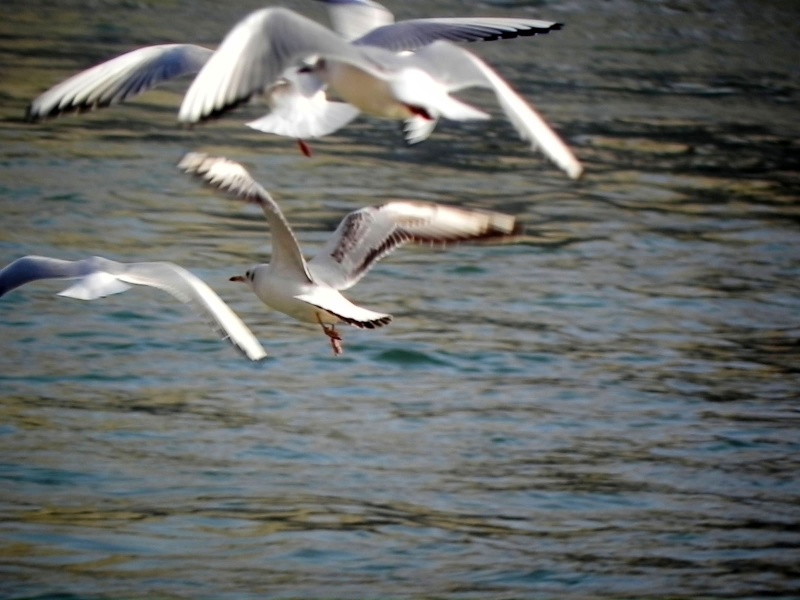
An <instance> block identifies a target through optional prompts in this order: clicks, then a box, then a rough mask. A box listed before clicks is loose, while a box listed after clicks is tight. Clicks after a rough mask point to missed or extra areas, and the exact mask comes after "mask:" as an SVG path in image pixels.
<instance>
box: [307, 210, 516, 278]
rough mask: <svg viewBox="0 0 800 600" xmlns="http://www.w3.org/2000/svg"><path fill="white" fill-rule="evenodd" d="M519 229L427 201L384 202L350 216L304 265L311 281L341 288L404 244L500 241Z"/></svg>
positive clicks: (507, 221) (498, 218)
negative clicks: (306, 265) (307, 269)
mask: <svg viewBox="0 0 800 600" xmlns="http://www.w3.org/2000/svg"><path fill="white" fill-rule="evenodd" d="M520 231H521V228H520V227H519V226H518V224H517V223H516V219H515V218H514V217H512V216H510V215H505V214H502V213H496V212H488V211H479V210H468V209H463V208H456V207H452V206H444V205H441V204H434V203H430V202H412V201H394V202H388V203H386V204H384V205H382V206H377V207H375V206H371V207H367V208H362V209H360V210H356V211H354V212H351V213H350V214H348V215H347V216H346V217H345V218H344V219H343V220H342V222H341V223H340V224H339V226H338V227H337V229H336V231H334V233H333V235H332V236H331V238H330V239H329V240H328V242H327V243H326V244H325V246H323V248H322V249H321V250H320V252H319V254H318V255H317V256H315V257H314V258H313V259H312V260H311V261H309V263H308V267H309V270H310V271H311V274H312V276H313V277H314V280H315V281H317V282H320V283H324V284H327V285H329V286H330V287H332V288H335V289H339V290H345V289H347V288H350V287H352V286H353V285H355V284H356V283H357V282H358V281H359V280H360V279H361V278H362V277H363V276H364V275H365V274H366V273H367V271H369V269H370V268H371V267H372V265H374V264H375V262H376V261H378V260H379V259H381V258H382V257H384V256H386V255H387V254H389V253H390V252H392V251H393V250H395V249H396V248H399V247H400V246H402V245H403V244H406V243H415V244H427V245H430V246H446V245H449V244H456V243H461V242H486V241H498V240H503V239H506V240H507V239H508V238H510V237H512V236H515V235H518V234H519V233H520Z"/></svg>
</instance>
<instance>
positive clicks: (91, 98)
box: [27, 44, 213, 121]
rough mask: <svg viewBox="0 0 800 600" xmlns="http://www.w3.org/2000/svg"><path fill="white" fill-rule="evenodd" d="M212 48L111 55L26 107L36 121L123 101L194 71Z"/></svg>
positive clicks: (159, 48)
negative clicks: (111, 56)
mask: <svg viewBox="0 0 800 600" xmlns="http://www.w3.org/2000/svg"><path fill="white" fill-rule="evenodd" d="M212 54H213V50H210V49H208V48H203V47H202V46H195V45H193V44H165V45H160V46H147V47H145V48H139V49H138V50H133V51H132V52H128V53H127V54H123V55H122V56H118V57H116V58H112V59H111V60H109V61H106V62H104V63H101V64H99V65H96V66H94V67H92V68H91V69H87V70H86V71H82V72H80V73H78V74H77V75H73V76H72V77H70V78H69V79H67V80H65V81H62V82H61V83H59V84H58V85H56V86H54V87H52V88H50V89H49V90H47V91H46V92H44V93H43V94H42V95H40V96H39V97H38V98H36V99H35V100H34V101H33V102H31V104H30V106H29V107H28V115H27V116H28V119H29V120H31V121H36V120H39V119H44V118H47V117H55V116H57V115H60V114H62V113H66V112H72V111H76V112H83V111H87V110H92V109H94V108H98V107H105V106H110V105H112V104H117V103H119V102H124V101H125V100H128V99H129V98H132V97H134V96H136V95H138V94H141V93H142V92H146V91H147V90H149V89H151V88H153V87H156V86H157V85H158V84H160V83H162V82H164V81H169V80H171V79H175V78H177V77H180V76H182V75H188V74H193V73H197V72H198V71H199V70H200V69H201V68H202V66H203V65H204V64H205V63H206V61H207V60H208V59H209V57H210V56H211V55H212Z"/></svg>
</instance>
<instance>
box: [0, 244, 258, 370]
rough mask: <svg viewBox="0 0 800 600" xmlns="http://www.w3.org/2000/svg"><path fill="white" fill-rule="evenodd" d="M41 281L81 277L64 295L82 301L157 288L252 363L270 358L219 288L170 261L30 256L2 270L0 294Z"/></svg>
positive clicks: (62, 294) (0, 271)
mask: <svg viewBox="0 0 800 600" xmlns="http://www.w3.org/2000/svg"><path fill="white" fill-rule="evenodd" d="M39 279H76V280H77V281H76V282H75V283H74V284H72V285H71V286H70V287H68V288H67V289H65V290H64V291H63V292H61V293H60V294H59V295H61V296H67V297H70V298H79V299H81V300H93V299H95V298H100V297H102V296H108V295H110V294H116V293H119V292H123V291H125V290H126V289H129V288H130V287H131V285H144V286H149V287H154V288H158V289H161V290H164V291H165V292H168V293H169V294H171V295H172V296H174V297H175V298H177V299H178V300H180V301H181V302H184V303H186V304H189V305H191V306H192V307H193V308H194V309H195V310H196V312H198V313H199V314H200V315H201V316H203V317H205V318H206V319H207V320H208V321H209V322H210V323H211V325H212V327H214V329H215V330H216V331H217V332H219V333H220V334H221V335H222V337H223V338H224V339H228V340H229V341H230V342H231V343H232V344H233V345H234V346H235V347H236V348H237V349H239V350H240V351H241V352H243V353H244V354H245V355H246V356H247V357H248V358H249V359H250V360H260V359H262V358H264V357H265V356H266V355H267V353H266V352H265V351H264V349H263V348H262V347H261V344H260V343H259V342H258V340H257V339H256V337H255V336H254V335H253V333H252V332H251V331H250V330H249V329H248V328H247V325H245V324H244V323H243V322H242V320H241V319H240V318H239V317H238V316H237V315H236V313H234V312H233V311H232V310H231V309H230V307H228V305H227V304H225V302H224V301H223V300H222V299H221V298H220V297H219V296H217V294H216V293H215V292H214V290H212V289H211V288H210V287H208V285H206V284H205V283H204V282H203V281H202V280H201V279H199V278H198V277H196V276H195V275H193V274H192V273H190V272H189V271H187V270H186V269H184V268H183V267H179V266H178V265H175V264H172V263H167V262H144V263H120V262H115V261H112V260H108V259H105V258H102V257H99V256H95V257H92V258H87V259H84V260H78V261H68V260H60V259H57V258H49V257H46V256H25V257H22V258H19V259H17V260H15V261H14V262H12V263H11V264H9V265H8V266H6V267H5V268H3V269H2V270H0V296H2V295H3V294H5V293H6V292H8V291H10V290H12V289H14V288H17V287H19V286H21V285H24V284H26V283H29V282H31V281H36V280H39Z"/></svg>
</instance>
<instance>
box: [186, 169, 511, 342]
mask: <svg viewBox="0 0 800 600" xmlns="http://www.w3.org/2000/svg"><path fill="white" fill-rule="evenodd" d="M178 167H179V168H180V169H182V170H183V171H185V172H186V173H189V174H192V175H196V176H198V177H200V178H201V179H202V180H203V181H205V182H206V183H207V184H209V185H211V186H212V187H214V188H215V189H217V190H220V191H225V192H228V193H229V194H231V195H232V196H233V197H235V198H237V199H240V200H244V201H247V202H250V203H252V204H257V205H259V206H260V207H261V209H262V211H263V212H264V215H265V216H266V218H267V222H268V223H269V227H270V231H271V233H272V257H271V262H270V263H269V264H261V265H258V266H256V267H253V268H252V269H250V270H248V271H247V272H246V273H245V274H244V275H238V276H235V277H232V278H231V281H238V282H243V283H246V284H248V285H249V286H250V287H251V288H252V290H253V291H254V292H255V294H256V296H258V297H259V299H260V300H261V301H262V302H263V303H264V304H266V305H267V306H270V307H272V308H274V309H276V310H278V311H280V312H282V313H285V314H287V315H289V316H291V317H293V318H295V319H297V320H299V321H303V322H306V323H315V324H319V325H320V326H321V327H322V330H323V331H324V333H325V335H327V336H328V337H329V338H330V341H331V346H332V348H333V352H334V354H335V355H338V354H340V353H341V352H342V346H341V336H340V334H339V332H338V331H336V328H335V325H336V324H337V323H347V324H348V325H353V326H355V327H359V328H367V329H374V328H375V327H382V326H384V325H387V324H388V323H389V322H390V321H391V320H392V317H391V315H389V314H386V313H380V312H375V311H372V310H369V309H366V308H362V307H360V306H357V305H355V304H353V303H352V302H350V301H349V300H348V299H347V298H345V297H344V296H343V295H342V294H341V293H340V290H346V289H348V288H350V287H352V286H354V285H355V284H356V283H358V281H359V280H360V279H361V278H362V277H363V276H364V275H365V274H366V273H367V271H369V269H370V268H371V267H372V266H373V265H374V264H375V262H377V261H378V260H379V259H380V258H382V257H384V256H386V255H387V254H389V253H390V252H392V251H393V250H395V249H396V248H399V247H400V246H402V245H403V244H406V243H416V244H427V245H432V246H445V245H448V244H456V243H460V242H498V241H499V242H502V241H506V242H507V241H510V240H512V239H513V238H514V237H516V236H518V235H519V234H520V233H521V228H520V227H519V225H518V224H517V223H516V219H515V218H514V217H513V216H510V215H505V214H502V213H496V212H488V211H480V210H468V209H462V208H455V207H450V206H443V205H440V204H434V203H430V202H413V201H393V202H388V203H386V204H383V205H382V206H370V207H366V208H362V209H359V210H356V211H354V212H351V213H350V214H348V215H347V216H346V217H345V218H344V219H343V220H342V222H341V223H340V224H339V226H338V227H337V229H336V231H335V232H334V233H333V235H332V237H331V238H330V239H329V240H328V242H327V243H326V244H325V245H324V246H323V247H322V249H321V250H320V252H319V253H318V254H317V256H315V257H314V258H313V259H311V260H309V261H306V260H305V258H303V254H302V252H301V250H300V246H299V245H298V243H297V239H296V238H295V236H294V233H292V229H291V227H290V226H289V223H288V222H287V221H286V218H285V217H284V216H283V213H282V212H281V209H280V207H279V206H278V204H277V203H276V202H275V200H273V199H272V196H270V194H269V192H267V190H265V189H264V188H263V187H262V186H261V185H259V184H258V183H257V182H256V181H254V180H253V178H252V177H251V176H250V173H248V172H247V170H245V168H244V167H242V165H240V164H239V163H236V162H233V161H231V160H228V159H225V158H215V157H209V156H207V155H205V154H199V153H189V154H187V155H186V156H185V157H184V158H183V159H182V160H181V162H180V163H179V165H178Z"/></svg>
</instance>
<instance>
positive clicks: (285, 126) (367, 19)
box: [27, 0, 580, 177]
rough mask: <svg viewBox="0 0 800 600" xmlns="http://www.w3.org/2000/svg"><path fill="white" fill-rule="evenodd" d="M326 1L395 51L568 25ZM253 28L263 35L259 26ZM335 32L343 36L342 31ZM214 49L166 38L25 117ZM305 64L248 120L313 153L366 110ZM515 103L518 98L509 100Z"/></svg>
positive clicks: (86, 106) (362, 36)
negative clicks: (262, 112)
mask: <svg viewBox="0 0 800 600" xmlns="http://www.w3.org/2000/svg"><path fill="white" fill-rule="evenodd" d="M324 1H325V2H326V4H328V7H329V12H330V15H331V20H332V22H333V23H334V26H335V28H336V29H337V31H339V32H340V33H341V34H343V35H345V36H346V37H347V38H348V39H351V38H356V39H354V40H353V42H352V43H353V45H354V46H366V47H377V48H383V49H387V50H391V51H392V52H401V51H409V50H415V49H418V48H421V47H424V46H426V45H428V44H430V43H432V42H434V41H436V40H449V41H457V42H464V41H481V40H485V41H488V40H496V39H508V38H514V37H519V36H529V35H536V34H543V33H548V32H549V31H555V30H558V29H560V28H561V27H562V25H561V24H560V23H555V22H550V21H540V20H537V19H518V18H498V17H466V18H459V17H454V18H428V19H411V20H408V21H400V22H397V23H394V22H393V21H394V17H393V15H392V14H391V12H389V11H388V10H387V9H386V8H384V7H383V6H381V5H379V4H378V3H376V2H369V1H367V0H346V1H337V0H324ZM297 16H298V17H299V15H297ZM305 22H306V23H314V22H313V21H308V20H305ZM315 25H316V24H315ZM316 26H317V27H319V28H320V29H322V30H324V31H325V32H326V34H327V35H328V36H331V35H333V36H334V37H335V38H336V37H337V36H336V34H333V33H332V32H330V31H328V30H327V29H325V28H323V27H322V26H320V25H316ZM255 33H256V35H258V32H255ZM229 37H230V36H229ZM337 39H339V41H340V42H342V40H341V39H340V38H337ZM342 43H343V42H342ZM213 54H214V51H213V50H211V49H209V48H205V47H203V46H198V45H195V44H163V45H156V46H147V47H145V48H139V49H137V50H133V51H131V52H128V53H126V54H123V55H121V56H118V57H116V58H113V59H111V60H109V61H106V62H103V63H101V64H99V65H96V66H94V67H92V68H90V69H87V70H85V71H82V72H80V73H78V74H76V75H74V76H72V77H70V78H69V79H67V80H65V81H63V82H61V83H59V84H57V85H55V86H53V87H52V88H50V89H49V90H47V91H45V92H44V93H42V94H41V95H40V96H38V97H37V98H36V99H34V100H33V101H32V102H31V103H30V105H29V106H28V109H27V118H28V120H31V121H37V120H41V119H45V118H49V117H55V116H58V115H61V114H64V113H68V112H85V111H89V110H92V109H95V108H102V107H106V106H111V105H114V104H117V103H120V102H124V101H126V100H128V99H130V98H133V97H134V96H137V95H138V94H140V93H143V92H145V91H147V90H149V89H152V88H153V87H156V86H158V85H159V84H160V83H162V82H165V81H169V80H172V79H175V78H178V77H181V76H185V75H192V74H196V73H198V72H199V71H200V70H201V69H202V68H203V66H204V65H205V64H206V62H208V60H209V58H210V57H211V56H212V55H213ZM476 60H477V59H476ZM481 64H483V63H481ZM484 66H485V65H484ZM487 68H488V67H487ZM304 71H307V69H298V68H291V67H289V68H286V69H284V70H283V71H282V72H281V73H280V76H278V77H277V78H275V80H274V81H272V82H271V83H269V84H266V85H264V86H262V88H261V89H259V90H257V91H258V93H260V94H261V95H262V96H263V98H264V99H265V101H266V103H267V105H268V106H269V108H270V112H269V113H268V114H267V115H266V116H264V117H262V118H260V119H256V120H254V121H251V122H249V123H247V125H248V126H249V127H251V128H253V129H257V130H259V131H263V132H266V133H271V134H277V135H282V136H287V137H292V138H295V139H297V140H298V141H299V145H300V148H301V150H302V151H303V153H304V154H306V155H309V154H310V148H309V147H308V145H307V144H305V143H304V142H303V141H302V140H304V139H314V138H319V137H323V136H326V135H329V134H331V133H333V132H335V131H337V130H339V129H341V128H342V127H344V126H345V125H347V124H348V123H350V122H351V121H352V120H353V119H355V118H356V117H357V116H358V114H359V112H360V110H359V108H357V107H356V106H354V105H351V104H348V103H346V102H334V101H329V100H328V98H327V95H326V92H325V89H324V88H323V87H322V86H321V85H320V81H319V79H318V77H317V76H316V74H313V73H309V72H304ZM490 71H491V70H490ZM491 73H492V74H493V75H494V73H493V72H491ZM478 79H479V81H478V82H477V83H468V84H467V85H483V86H484V87H492V86H494V85H495V81H494V77H492V76H488V77H479V78H478ZM499 81H500V83H501V84H500V88H499V89H496V90H495V91H496V93H497V94H498V99H500V101H501V104H503V106H504V108H505V107H506V105H507V104H508V103H506V104H504V101H503V97H508V98H512V97H514V96H516V94H515V93H514V92H513V91H512V92H511V95H510V96H509V95H508V93H507V92H506V91H505V89H503V88H507V87H508V86H507V84H505V82H503V81H502V79H499ZM456 85H457V86H458V84H457V83H456ZM462 87H463V86H462ZM509 89H510V88H509ZM451 91H452V90H451ZM501 95H502V97H501ZM516 97H517V98H518V96H516ZM512 104H516V102H511V104H508V105H512ZM520 106H524V108H523V109H521V110H522V112H521V113H520V115H522V117H521V120H520V123H521V127H522V128H523V129H522V130H520V132H521V134H522V135H523V137H525V138H526V139H530V138H531V136H532V137H533V138H538V139H536V140H534V139H531V141H532V145H534V146H536V145H540V146H541V147H542V148H543V150H544V151H545V153H546V154H556V155H562V157H561V158H558V159H556V161H557V162H559V161H560V162H561V163H564V164H566V165H567V168H566V170H567V172H568V173H569V174H570V176H572V177H576V176H577V175H576V173H578V171H579V170H580V165H579V163H577V160H576V159H575V158H574V156H572V155H571V153H570V152H569V150H568V149H566V147H565V146H564V144H563V142H561V140H560V139H559V138H558V136H556V135H555V133H553V132H552V130H551V129H550V128H549V126H547V124H546V123H544V121H543V120H542V119H541V117H539V115H538V114H536V113H535V111H533V109H531V108H530V107H528V106H527V105H526V104H525V103H524V102H522V104H521V105H520ZM513 110H516V109H513ZM366 112H369V111H366ZM529 113H530V114H529ZM212 114H216V113H212ZM470 115H471V116H473V117H474V118H486V117H487V115H486V114H485V113H482V112H479V111H472V112H471V113H470ZM512 120H513V117H512ZM526 123H527V125H526ZM435 124H436V118H435V115H432V114H411V115H409V117H408V119H407V120H406V126H405V130H406V141H407V142H408V143H409V144H414V143H418V142H421V141H423V140H425V139H426V138H427V137H428V136H429V135H430V133H431V132H432V131H433V128H434V127H435ZM515 124H516V123H515ZM518 129H519V127H518ZM523 130H524V131H527V132H528V133H525V132H524V131H523ZM549 149H552V150H549ZM564 156H566V157H567V158H564ZM576 165H577V166H576ZM562 168H564V167H562ZM578 174H579V173H578Z"/></svg>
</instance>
